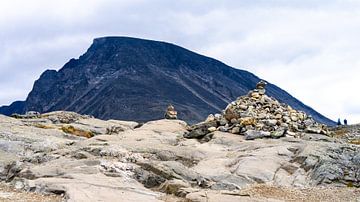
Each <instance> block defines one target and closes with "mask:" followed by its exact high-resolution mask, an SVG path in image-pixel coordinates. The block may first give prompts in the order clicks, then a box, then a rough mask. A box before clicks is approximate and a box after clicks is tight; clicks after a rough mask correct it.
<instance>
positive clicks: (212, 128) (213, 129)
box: [208, 126, 216, 133]
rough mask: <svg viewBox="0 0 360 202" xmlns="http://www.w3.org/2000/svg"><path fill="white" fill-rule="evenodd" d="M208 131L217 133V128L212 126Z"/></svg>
mask: <svg viewBox="0 0 360 202" xmlns="http://www.w3.org/2000/svg"><path fill="white" fill-rule="evenodd" d="M208 131H209V132H210V133H211V132H215V131H216V127H214V126H212V127H210V128H208Z"/></svg>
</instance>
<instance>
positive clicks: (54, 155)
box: [0, 83, 360, 202]
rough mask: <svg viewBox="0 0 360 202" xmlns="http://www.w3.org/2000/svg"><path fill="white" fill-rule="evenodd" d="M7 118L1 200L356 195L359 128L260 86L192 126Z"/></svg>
mask: <svg viewBox="0 0 360 202" xmlns="http://www.w3.org/2000/svg"><path fill="white" fill-rule="evenodd" d="M169 109H170V111H171V112H172V113H170V115H172V116H171V118H176V112H175V111H174V110H175V109H174V108H173V107H171V108H169ZM168 111H169V110H168ZM14 117H15V118H12V117H7V116H0V180H1V181H2V183H5V184H0V185H1V186H0V201H17V200H19V199H20V198H21V200H22V201H63V200H64V201H188V202H198V201H200V202H202V201H204V202H205V201H229V202H230V201H231V202H232V201H360V189H359V187H360V146H359V140H360V135H359V134H360V130H359V127H356V126H351V127H345V126H343V127H338V128H328V127H327V126H325V125H322V124H319V123H317V122H315V121H314V120H313V119H312V117H311V116H308V115H306V114H305V113H303V112H300V111H296V110H294V109H292V108H291V107H290V106H287V105H284V104H281V103H279V102H278V101H276V100H275V99H273V98H271V97H268V96H267V95H266V94H265V89H264V84H261V83H260V84H259V85H258V86H257V89H255V90H253V91H251V92H249V94H248V95H246V96H242V97H239V98H238V99H237V100H236V101H234V102H232V103H230V104H229V105H228V107H227V108H226V109H225V110H224V112H223V113H222V114H216V115H210V116H209V117H208V118H207V119H206V121H204V122H201V123H198V124H195V125H193V126H188V125H187V124H186V123H185V122H184V121H181V120H176V119H172V120H166V119H164V120H157V121H151V122H147V123H145V124H139V123H136V122H125V121H117V120H107V121H104V120H99V119H95V118H93V117H91V116H86V115H79V114H76V113H73V112H63V111H58V112H51V113H47V114H38V113H29V114H28V115H25V116H24V115H15V116H14Z"/></svg>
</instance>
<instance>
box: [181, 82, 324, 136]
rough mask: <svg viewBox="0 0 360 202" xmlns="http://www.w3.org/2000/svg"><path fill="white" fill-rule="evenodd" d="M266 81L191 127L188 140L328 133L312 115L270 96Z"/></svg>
mask: <svg viewBox="0 0 360 202" xmlns="http://www.w3.org/2000/svg"><path fill="white" fill-rule="evenodd" d="M265 87H266V82H264V81H260V82H259V83H258V84H257V85H256V89H254V90H252V91H250V92H249V93H248V95H245V96H241V97H239V98H237V100H236V101H234V102H231V103H230V104H229V105H228V106H227V107H226V109H225V110H224V111H223V113H222V114H215V115H209V117H208V118H207V119H206V121H205V122H202V123H199V124H196V125H194V126H191V127H190V128H189V131H190V132H189V133H188V134H186V135H185V137H188V138H194V137H196V138H199V137H201V136H205V135H206V134H208V133H211V132H213V131H216V130H218V131H222V132H231V133H233V134H241V135H245V139H256V138H264V137H270V138H279V137H282V136H285V135H291V136H295V135H296V133H298V132H308V133H319V134H324V135H327V134H328V130H327V127H326V126H325V125H322V124H319V123H317V122H315V121H314V120H313V119H312V117H311V116H308V115H306V114H305V113H304V112H301V111H297V110H295V109H293V108H291V107H290V106H289V105H286V104H283V103H280V102H279V101H277V100H276V99H274V98H272V97H269V96H267V95H266V94H265V93H266V90H265Z"/></svg>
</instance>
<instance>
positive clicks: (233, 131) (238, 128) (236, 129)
mask: <svg viewBox="0 0 360 202" xmlns="http://www.w3.org/2000/svg"><path fill="white" fill-rule="evenodd" d="M231 133H232V134H239V133H240V127H233V128H232V129H231Z"/></svg>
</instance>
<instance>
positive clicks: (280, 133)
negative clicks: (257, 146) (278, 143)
mask: <svg viewBox="0 0 360 202" xmlns="http://www.w3.org/2000/svg"><path fill="white" fill-rule="evenodd" d="M285 134H286V129H284V128H280V129H278V130H276V131H273V132H271V137H272V138H280V137H283V136H284V135H285Z"/></svg>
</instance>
